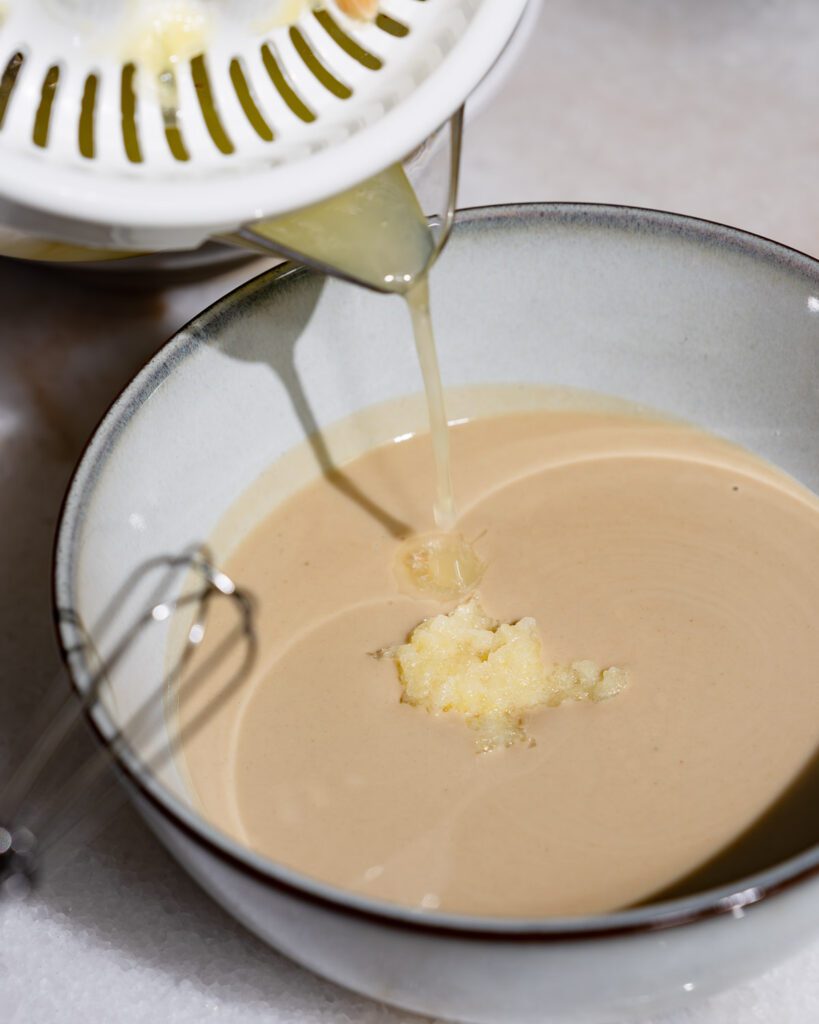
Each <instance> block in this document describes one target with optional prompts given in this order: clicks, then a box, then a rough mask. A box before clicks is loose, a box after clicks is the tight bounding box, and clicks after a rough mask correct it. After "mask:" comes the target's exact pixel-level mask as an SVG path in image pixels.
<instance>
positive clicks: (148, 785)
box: [52, 202, 819, 942]
mask: <svg viewBox="0 0 819 1024" xmlns="http://www.w3.org/2000/svg"><path fill="white" fill-rule="evenodd" d="M492 222H497V224H496V227H497V228H503V227H509V228H515V227H520V226H521V225H523V226H528V227H531V226H533V225H537V224H540V223H543V224H544V225H547V226H548V225H551V224H555V223H560V224H564V225H573V226H577V225H580V226H596V227H603V228H606V227H614V228H617V229H619V230H621V231H624V230H626V231H632V232H635V233H637V234H644V235H651V234H653V235H661V236H663V235H664V236H666V237H670V236H678V237H684V238H686V239H688V240H693V241H694V242H697V243H700V244H703V245H705V246H713V245H716V246H717V247H719V248H727V249H729V250H732V251H734V252H739V253H742V254H744V255H747V256H750V257H752V258H756V259H758V260H762V261H764V262H767V263H774V264H777V265H778V266H779V267H780V268H784V269H786V270H789V271H792V272H796V273H799V274H801V275H803V276H805V277H807V278H812V279H813V282H814V283H815V286H816V289H817V291H819V260H816V259H814V258H813V257H811V256H808V255H807V254H805V253H802V252H800V251H799V250H797V249H793V248H791V247H789V246H786V245H783V244H781V243H779V242H775V241H773V240H771V239H769V238H765V237H764V236H762V235H757V234H753V233H752V232H748V231H743V230H741V229H739V228H734V227H730V226H728V225H725V224H720V223H718V222H716V221H710V220H705V219H703V218H698V217H691V216H688V215H685V214H677V213H671V212H667V211H662V210H653V209H648V208H643V207H632V206H624V205H615V204H603V203H574V202H548V203H547V202H542V203H541V202H538V203H511V204H501V205H492V206H479V207H472V208H469V209H464V210H460V211H459V212H458V216H457V222H456V231H457V233H458V234H459V235H463V234H464V233H465V232H467V231H470V230H476V229H478V230H479V229H481V228H486V227H487V226H488V225H490V224H492ZM310 276H314V275H313V272H311V271H309V270H306V269H305V268H303V267H299V266H296V265H294V264H291V263H283V264H281V265H279V266H277V267H274V268H273V269H272V270H268V271H265V272H263V273H261V274H259V275H257V276H256V277H254V278H251V279H250V280H248V281H246V282H244V283H243V284H241V285H239V286H238V287H237V288H235V289H233V290H231V291H230V292H228V293H227V294H225V295H223V296H221V297H220V298H218V299H217V300H216V301H215V302H213V303H212V304H211V305H209V306H208V307H206V308H205V309H204V310H203V311H202V312H201V313H199V314H198V315H197V316H195V317H194V318H192V319H191V320H190V321H189V322H188V323H187V324H185V325H184V326H183V327H181V328H180V329H179V330H178V331H176V332H175V333H174V334H173V335H172V336H171V338H170V339H169V340H168V341H167V342H166V343H165V344H164V345H163V346H162V347H161V348H160V349H159V350H158V351H157V352H156V353H155V354H154V355H153V356H152V357H151V358H150V359H149V360H148V361H147V362H146V363H145V365H144V366H143V367H142V369H141V370H140V371H138V372H137V374H136V375H135V376H134V377H133V378H132V379H131V380H130V381H129V383H127V384H126V385H125V387H124V388H123V389H122V391H121V392H120V393H119V395H118V396H117V397H116V398H115V399H114V401H113V402H112V403H111V405H110V407H109V408H108V410H107V412H106V413H105V414H104V415H103V417H102V418H101V420H100V422H99V423H98V425H97V426H96V428H95V429H94V431H93V433H92V434H91V436H90V439H89V440H88V442H87V443H86V445H85V448H84V449H83V452H82V455H81V456H80V459H79V461H78V463H77V466H76V468H75V469H74V472H73V474H72V476H71V480H70V482H69V485H68V488H67V490H66V493H65V496H64V498H63V502H62V507H61V509H60V513H59V517H58V521H57V528H56V532H55V538H54V548H53V559H52V615H53V620H54V627H55V631H56V634H57V642H58V645H59V650H60V655H61V658H62V661H63V664H64V667H65V669H66V674H67V677H68V681H69V687H70V689H71V690H72V692H73V694H74V695H75V696H76V697H77V698H78V699H81V698H82V695H83V692H84V690H85V689H86V687H87V685H88V682H89V679H90V670H89V666H88V664H87V663H86V661H85V659H84V658H82V657H77V646H78V645H77V641H78V640H79V639H80V637H79V634H78V632H77V629H76V626H75V625H74V624H73V623H72V622H71V621H70V620H67V619H66V618H65V616H61V614H60V610H61V609H65V608H67V607H70V605H71V597H72V595H73V591H74V581H75V579H76V570H77V566H78V564H79V560H80V557H79V555H80V548H79V545H78V544H77V543H76V541H77V538H78V533H79V527H80V524H81V521H82V516H83V512H84V510H85V508H86V507H87V505H88V504H89V502H90V500H91V499H92V497H93V492H94V489H95V486H96V481H97V479H98V478H99V475H100V472H101V470H102V469H103V467H104V465H105V463H106V462H107V461H108V459H109V458H110V456H111V455H112V454H113V452H114V451H115V449H116V446H117V439H118V437H119V436H120V435H121V433H122V432H123V431H124V430H125V429H126V428H127V426H128V425H129V423H130V421H131V420H132V418H133V417H134V416H135V414H136V413H137V412H138V411H139V409H141V408H142V406H143V405H144V403H145V402H146V401H147V399H148V398H149V397H150V395H151V394H152V392H153V391H154V389H155V388H156V387H157V385H158V384H159V383H160V382H161V381H162V380H163V379H165V377H167V376H168V375H169V374H170V373H171V372H172V371H173V370H174V369H175V368H176V367H177V366H178V365H179V364H180V363H182V362H183V361H184V360H185V359H186V358H188V357H189V356H190V355H192V354H194V353H195V352H196V351H197V350H198V349H199V348H200V347H201V345H203V344H206V343H207V341H208V337H207V336H208V334H209V333H210V331H209V329H210V328H211V327H212V326H214V325H215V326H216V327H217V329H218V324H219V320H220V319H221V318H222V317H223V316H224V315H225V314H226V313H228V312H229V311H230V310H231V309H233V308H234V307H236V306H237V304H243V303H245V302H247V301H250V300H252V299H253V298H254V297H255V296H256V295H257V293H260V292H267V291H268V290H269V289H274V288H275V287H276V286H277V285H279V284H280V283H281V282H284V281H288V282H293V281H296V282H297V281H298V279H300V278H302V277H305V278H307V277H310ZM86 715H87V718H88V721H89V724H90V725H91V728H92V732H93V733H94V735H95V738H96V739H97V740H98V741H99V742H100V743H101V744H102V746H103V747H105V748H108V749H109V752H110V753H111V760H112V767H113V768H114V769H115V772H116V774H117V775H118V776H119V777H120V780H121V781H122V782H123V783H124V785H125V788H126V789H128V790H129V791H135V793H136V794H137V796H138V797H142V798H144V799H145V800H146V801H147V802H148V804H149V805H150V806H151V808H152V809H153V810H155V811H157V812H158V813H159V814H160V815H161V817H163V818H164V819H165V820H166V821H167V822H169V823H170V824H171V826H173V827H175V828H176V829H179V830H181V831H182V832H183V833H185V835H186V836H187V837H188V838H189V839H191V840H192V841H193V842H194V843H196V844H199V845H201V846H204V847H205V848H206V849H207V851H208V852H209V853H210V854H212V855H213V856H215V857H216V858H217V859H218V860H220V861H221V862H223V863H225V864H226V865H228V866H229V867H232V868H233V869H234V870H239V871H241V872H244V873H246V874H250V875H251V876H253V877H254V878H255V879H256V880H258V881H260V882H262V883H264V884H266V885H271V886H273V887H274V888H276V889H278V890H281V891H283V892H284V893H287V894H289V895H290V896H293V897H296V898H298V899H300V900H303V901H306V902H309V903H313V904H317V905H319V906H321V907H323V908H325V909H326V910H332V911H336V912H339V913H342V914H346V915H348V916H353V917H356V918H359V919H364V920H368V921H370V922H372V923H377V924H379V925H381V926H384V927H391V928H397V929H403V930H410V931H420V932H424V933H427V934H432V935H437V936H440V937H445V936H449V937H457V938H462V939H472V940H479V941H480V940H484V941H504V940H507V941H508V940H511V941H515V942H532V941H536V942H567V941H574V940H581V939H601V938H605V937H616V936H622V935H630V934H635V933H643V934H644V933H649V932H654V931H657V930H661V929H668V928H674V927H679V926H682V925H686V924H691V923H695V922H699V921H704V920H707V919H710V918H715V917H720V916H724V915H733V916H734V917H741V916H743V915H744V913H745V911H746V909H747V908H749V907H751V906H753V905H756V904H759V903H760V902H762V901H763V900H765V901H767V900H769V899H770V898H771V897H773V896H776V895H779V894H782V893H784V892H786V891H789V890H791V889H792V888H793V887H794V886H796V885H799V884H800V883H803V882H806V881H808V880H809V879H811V878H816V877H819V843H817V844H816V845H814V846H813V847H811V848H809V849H808V850H805V851H803V852H802V853H799V854H797V855H795V856H793V857H790V858H788V859H786V860H784V861H781V862H779V863H777V864H776V865H774V866H773V867H771V868H767V869H765V870H763V871H760V872H756V873H754V874H752V875H749V876H746V877H744V878H740V879H738V880H737V881H736V882H735V883H731V884H729V885H726V886H719V887H716V888H712V889H707V890H703V891H702V892H697V893H695V894H693V895H690V896H683V897H677V898H675V899H670V900H665V901H662V902H657V903H652V904H646V905H641V906H638V907H635V908H630V909H625V910H617V911H613V912H610V913H606V914H595V915H582V916H573V917H502V916H481V915H471V914H462V913H458V914H456V913H445V912H441V911H433V910H421V909H417V910H416V909H413V908H410V907H404V906H400V905H398V904H393V903H389V902H387V901H382V900H377V899H372V898H368V897H365V896H361V895H359V894H356V893H352V892H349V891H347V890H344V889H341V888H337V887H335V886H332V885H329V884H327V883H324V882H321V881H319V880H318V879H314V878H311V877H309V876H307V875H304V874H301V873H300V872H298V871H296V870H295V869H292V868H288V867H286V866H285V865H283V864H279V863H277V862H275V861H273V860H271V859H269V858H267V857H264V856H262V855H261V854H257V853H254V852H253V851H251V850H249V849H247V848H246V847H243V846H242V845H241V844H240V843H238V842H237V841H235V840H233V839H231V838H230V837H229V836H227V835H226V834H224V833H222V832H220V831H219V830H218V829H217V828H216V827H215V826H213V825H211V824H210V823H209V822H207V821H205V820H204V819H203V818H202V817H200V815H199V814H197V813H196V812H195V811H194V810H193V809H192V808H190V807H187V806H186V805H185V804H184V803H183V802H182V801H181V800H179V799H178V798H177V797H175V796H174V794H173V793H171V792H170V791H169V790H168V789H167V788H166V787H165V786H163V785H162V783H161V782H160V781H159V780H158V779H156V778H154V777H153V776H151V775H150V774H149V772H148V771H147V770H146V769H145V767H144V766H143V765H142V764H141V762H140V761H139V759H138V758H137V756H136V755H135V754H134V752H133V751H131V749H130V748H129V747H126V746H118V748H117V749H116V750H113V751H112V750H110V740H111V738H112V736H113V735H114V731H115V730H114V726H113V723H112V722H111V721H110V719H109V718H108V716H107V715H106V714H105V712H104V710H103V709H102V708H99V707H97V708H94V709H90V710H87V711H86Z"/></svg>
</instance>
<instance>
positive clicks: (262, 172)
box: [0, 0, 526, 290]
mask: <svg viewBox="0 0 819 1024" xmlns="http://www.w3.org/2000/svg"><path fill="white" fill-rule="evenodd" d="M525 7H526V0H383V2H382V3H379V4H375V3H368V2H365V0H327V2H326V3H314V2H310V0H0V253H3V254H6V255H12V256H21V257H24V258H30V259H31V258H33V259H46V260H55V259H62V260H66V259H74V260H89V259H90V260H98V259H100V258H103V257H104V256H105V255H107V256H109V257H110V256H114V255H117V256H123V255H129V254H136V253H145V252H154V253H156V252H163V251H169V250H180V249H181V250H190V249H195V248H197V247H198V246H200V245H201V244H202V243H203V242H205V241H206V240H208V239H214V238H216V239H219V240H222V241H228V242H230V243H232V244H234V245H239V246H243V247H245V248H251V249H256V250H259V249H261V250H262V251H264V252H266V253H268V254H270V252H271V250H273V251H275V252H276V253H280V254H283V255H286V256H289V257H291V258H296V259H299V260H300V261H302V262H306V263H309V264H311V265H314V266H316V265H319V266H320V267H321V269H323V270H325V271H327V270H329V271H333V270H334V268H333V266H332V265H329V266H328V265H327V264H326V263H324V264H322V261H321V260H320V259H318V258H317V256H316V255H315V254H314V253H311V252H310V251H309V248H307V249H304V248H301V247H300V246H299V245H298V244H296V243H298V241H299V239H300V238H302V237H304V236H303V234H302V235H299V234H298V232H295V233H294V232H293V231H291V232H290V233H289V235H288V236H287V237H285V238H278V240H277V238H276V232H275V231H272V230H270V227H271V226H270V225H268V230H266V232H265V233H264V234H262V233H261V232H260V231H259V230H258V227H259V222H263V221H268V220H269V219H271V218H280V217H282V216H283V215H286V214H292V213H293V211H298V210H301V209H303V208H305V207H310V206H313V205H314V204H317V203H321V202H322V201H324V200H327V199H328V198H330V197H334V196H338V195H339V194H345V193H346V194H348V195H347V201H346V202H344V203H342V204H341V206H337V207H336V208H335V210H331V211H330V212H331V214H332V216H331V221H332V222H333V223H334V224H335V227H336V230H338V231H339V232H340V233H343V232H344V230H345V225H346V226H349V225H350V224H352V223H353V222H354V220H355V211H356V208H357V204H360V203H361V202H371V201H373V196H375V200H374V201H375V202H382V203H383V202H384V200H385V199H386V200H387V201H390V195H389V192H390V189H395V188H399V189H400V188H401V187H402V186H401V182H400V179H396V178H393V179H392V180H390V179H389V177H388V178H387V179H386V186H385V184H384V179H383V178H378V179H376V181H375V182H374V183H373V185H370V179H374V178H375V176H377V175H380V172H382V171H384V170H385V169H387V168H390V167H393V166H396V165H400V162H401V161H402V160H404V159H405V158H406V157H407V154H411V153H413V152H415V151H417V149H418V147H419V146H421V145H422V144H423V143H424V142H425V141H426V140H428V139H429V138H430V137H431V136H432V135H433V134H434V133H435V132H436V131H438V129H439V128H440V127H441V126H442V125H444V124H445V123H446V122H447V120H449V119H450V118H452V117H453V115H455V114H456V112H458V111H459V110H460V108H461V107H462V104H463V103H464V101H465V99H466V97H467V96H468V95H469V93H470V92H471V91H472V90H473V89H474V88H475V87H476V86H477V85H478V84H479V83H480V82H481V80H482V79H483V77H484V76H485V75H486V73H487V72H488V71H489V70H490V68H491V67H492V65H493V64H494V62H495V61H496V60H497V58H498V57H499V55H500V54H501V52H502V51H503V49H504V47H505V45H506V43H507V42H508V40H509V39H510V37H511V36H512V34H513V32H514V30H515V28H516V26H517V24H518V22H519V20H520V18H521V16H522V14H523V11H524V9H525ZM348 12H351V13H348ZM459 142H460V132H459V124H453V128H452V137H451V160H450V182H449V188H448V190H447V194H446V197H445V200H444V203H443V206H442V208H443V209H445V208H447V207H448V208H449V212H450V217H451V211H452V208H453V206H454V198H455V183H456V179H457V163H458V149H459ZM397 173H399V174H400V168H399V169H398V172H397ZM362 183H366V184H365V185H363V186H362ZM359 187H361V188H363V192H362V191H360V189H359ZM385 188H386V194H385ZM351 190H352V191H351ZM339 217H340V218H341V219H339ZM447 223H448V218H447V217H446V216H444V217H443V218H441V220H440V221H439V232H438V236H437V244H436V246H435V249H434V251H433V252H431V253H430V256H429V262H432V260H433V259H434V255H435V253H436V252H437V249H439V248H440V245H441V244H442V242H443V240H444V238H445V234H446V229H447ZM291 227H292V222H291ZM89 250H92V251H91V252H89ZM345 276H348V277H353V278H354V279H358V278H356V275H355V274H354V273H353V274H351V273H349V272H347V273H346V275H345ZM361 283H365V284H367V285H369V286H371V287H372V286H373V282H372V281H371V280H362V281H361ZM376 286H379V287H380V285H376ZM383 290H395V289H394V287H391V285H390V283H387V285H385V287H384V289H383Z"/></svg>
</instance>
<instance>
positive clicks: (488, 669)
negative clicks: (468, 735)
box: [385, 597, 628, 751]
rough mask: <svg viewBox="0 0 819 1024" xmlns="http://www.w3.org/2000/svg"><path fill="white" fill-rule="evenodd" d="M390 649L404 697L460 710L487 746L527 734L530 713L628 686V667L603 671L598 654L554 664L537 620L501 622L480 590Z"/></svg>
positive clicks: (433, 708)
mask: <svg viewBox="0 0 819 1024" xmlns="http://www.w3.org/2000/svg"><path fill="white" fill-rule="evenodd" d="M385 653H386V654H387V655H389V656H390V657H392V658H394V659H395V662H396V664H397V666H398V675H399V678H400V681H401V686H402V688H403V695H402V698H401V699H402V700H403V701H404V702H406V703H407V704H412V705H414V706H416V707H423V708H426V710H427V711H429V712H430V713H431V714H434V715H440V714H447V713H450V712H454V713H455V714H458V715H461V716H462V717H463V718H465V719H466V721H467V723H468V724H469V725H470V726H471V727H472V728H473V729H475V730H476V731H477V732H478V746H479V748H480V749H481V750H485V751H486V750H493V749H495V748H496V747H509V746H512V744H513V743H517V742H520V741H525V740H527V739H528V737H527V735H526V732H525V729H524V722H523V719H524V715H525V714H526V712H529V711H533V710H535V709H537V708H543V707H556V706H558V705H559V704H562V703H563V702H564V701H568V700H572V701H578V700H591V701H601V700H607V699H608V698H609V697H614V696H615V695H616V694H618V693H620V691H621V690H623V689H624V688H625V687H626V686H627V685H628V675H627V673H626V672H625V671H624V670H623V669H621V668H607V669H602V670H601V669H600V668H598V666H597V665H596V664H595V663H594V662H592V661H574V662H572V663H571V664H570V665H547V663H546V661H545V659H544V656H543V645H542V642H541V638H540V633H539V632H538V628H537V623H536V622H535V620H534V619H532V618H523V619H520V620H519V621H518V622H515V623H508V622H496V621H495V620H494V619H491V618H490V617H489V616H488V615H487V614H486V613H485V612H484V610H483V608H482V607H481V605H480V603H479V601H478V599H477V598H476V597H472V598H470V599H469V600H468V601H465V602H464V603H463V604H460V605H458V607H457V608H455V609H454V610H453V611H451V612H449V613H448V614H442V615H435V616H433V617H432V618H429V619H425V620H424V621H423V622H421V623H420V625H418V626H416V627H415V629H414V630H413V631H412V633H411V634H410V636H409V639H408V640H407V642H406V643H403V644H400V645H398V646H396V647H393V648H390V649H389V650H388V651H386V652H385Z"/></svg>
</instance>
